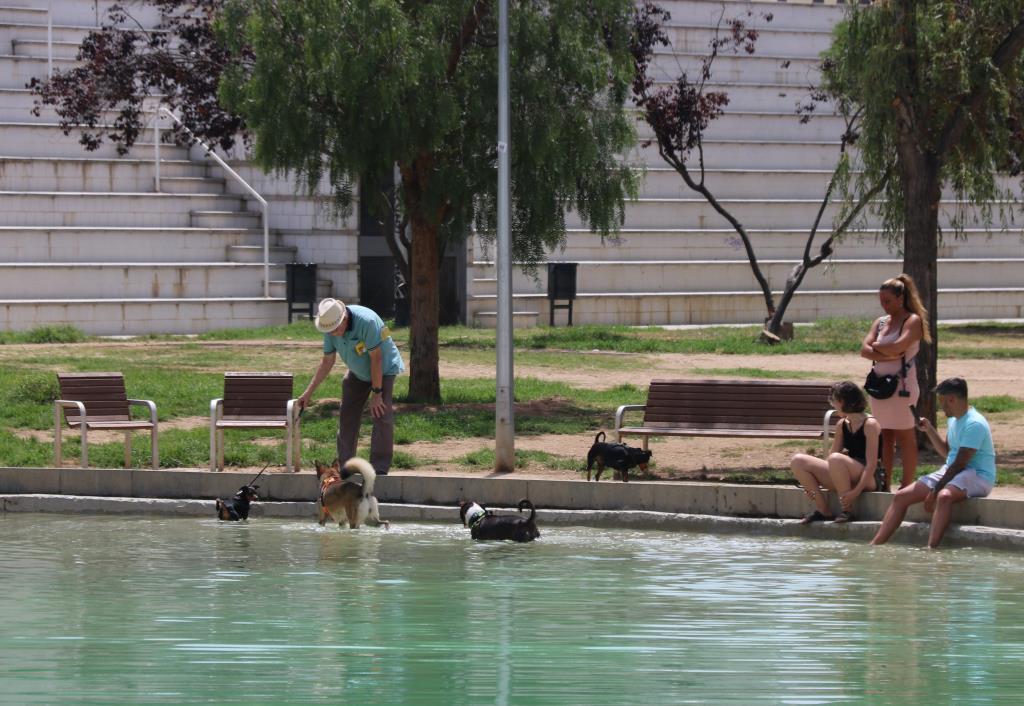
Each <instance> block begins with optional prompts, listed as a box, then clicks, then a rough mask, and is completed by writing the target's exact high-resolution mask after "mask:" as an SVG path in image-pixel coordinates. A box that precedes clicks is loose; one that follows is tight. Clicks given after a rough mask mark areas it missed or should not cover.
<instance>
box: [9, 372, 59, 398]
mask: <svg viewBox="0 0 1024 706" xmlns="http://www.w3.org/2000/svg"><path fill="white" fill-rule="evenodd" d="M4 387H5V389H4V398H5V401H6V403H7V404H19V403H30V404H37V405H49V404H51V403H52V402H53V401H54V400H55V399H57V398H58V397H60V386H59V385H58V384H57V376H56V375H55V374H53V373H43V372H37V371H34V370H28V371H24V372H18V373H15V374H14V375H13V376H12V377H11V378H10V381H9V383H8V384H7V385H5V386H4Z"/></svg>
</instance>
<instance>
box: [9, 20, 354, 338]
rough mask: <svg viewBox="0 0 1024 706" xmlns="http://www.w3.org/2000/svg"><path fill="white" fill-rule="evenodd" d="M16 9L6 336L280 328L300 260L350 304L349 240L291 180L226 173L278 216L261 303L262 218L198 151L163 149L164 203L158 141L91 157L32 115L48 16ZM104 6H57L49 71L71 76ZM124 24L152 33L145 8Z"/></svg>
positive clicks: (250, 171) (345, 227) (44, 116)
mask: <svg viewBox="0 0 1024 706" xmlns="http://www.w3.org/2000/svg"><path fill="white" fill-rule="evenodd" d="M18 2H19V0H0V330H24V329H28V328H32V327H34V326H39V325H45V324H63V323H69V324H72V325H74V326H77V327H79V328H81V329H83V330H84V331H86V332H89V333H94V334H143V333H198V332H202V331H206V330H209V329H212V328H222V327H239V326H261V325H268V324H276V323H282V322H284V321H285V320H286V319H287V313H286V306H285V303H284V294H285V286H284V267H283V266H282V263H285V262H291V261H303V262H310V261H312V262H318V263H319V264H320V275H321V281H320V283H319V290H320V294H321V295H322V296H328V295H330V294H334V295H337V296H347V297H350V298H351V297H352V296H353V294H354V292H356V291H357V279H356V268H355V265H354V262H355V260H356V257H355V242H356V240H355V233H354V229H353V226H352V224H350V223H338V222H337V221H336V220H335V219H334V218H333V216H332V215H331V214H330V212H329V211H330V209H329V207H328V204H327V199H328V197H327V195H326V192H325V193H324V194H321V195H319V196H315V197H307V196H304V195H301V196H300V195H297V194H298V193H299V190H298V189H297V188H296V185H295V184H294V182H292V181H291V180H289V179H287V178H278V177H272V176H267V175H263V174H262V173H260V172H259V171H258V170H256V169H255V168H253V167H252V166H251V165H249V164H247V163H246V162H245V161H244V159H238V158H237V156H236V158H235V159H233V160H230V161H231V163H232V166H233V168H235V169H236V171H238V172H239V173H241V175H242V176H243V178H245V179H246V180H247V181H249V183H250V184H252V185H253V186H254V188H256V190H257V191H258V192H259V193H261V195H263V196H264V198H266V199H267V200H268V201H270V203H271V221H270V227H271V242H270V261H271V263H272V265H271V268H270V280H271V282H270V291H269V297H266V296H264V283H263V228H262V221H261V218H262V216H261V212H260V210H259V204H258V203H256V202H255V201H253V200H252V199H250V198H249V197H248V196H247V195H246V194H245V193H244V191H243V189H242V188H241V187H240V186H239V185H237V184H235V183H234V182H230V183H229V181H226V180H225V176H226V175H225V174H224V173H223V171H222V170H221V169H220V167H219V166H217V165H216V164H215V163H214V162H213V161H212V160H209V159H208V158H207V157H206V156H205V155H204V154H203V151H202V149H201V148H198V147H193V148H185V147H179V146H175V145H171V144H163V145H161V149H160V156H161V160H160V178H161V179H160V181H161V185H160V186H161V188H160V192H159V193H158V192H157V190H156V186H155V176H156V165H155V162H154V144H153V137H152V132H149V133H147V134H146V136H144V138H143V139H142V140H141V141H140V143H138V144H137V145H136V146H135V148H133V149H132V151H131V153H130V154H128V155H126V156H121V155H118V154H117V152H116V149H115V148H114V146H113V145H111V144H110V143H109V142H105V143H104V144H103V145H102V146H101V148H100V149H99V150H97V151H94V152H86V151H85V150H84V148H83V147H82V146H81V145H80V144H79V143H78V136H77V134H75V133H72V134H71V135H67V136H66V135H64V134H62V132H61V130H60V128H59V127H58V126H57V118H56V115H55V113H54V112H53V110H52V109H43V110H42V111H41V114H40V115H39V116H34V115H33V114H32V112H31V109H32V106H33V97H32V95H31V94H30V92H29V91H28V90H27V89H26V88H25V84H26V83H27V82H28V81H29V80H30V79H31V78H32V77H33V76H40V77H41V76H45V75H46V71H47V51H48V49H47V41H46V36H47V32H46V22H47V14H46V10H45V6H44V7H42V8H32V7H7V6H6V5H7V4H8V3H11V4H18ZM30 2H31V0H25V2H24V4H26V5H28V4H29V3H30ZM109 4H110V3H103V2H101V3H99V8H98V10H97V7H96V3H94V2H91V1H90V0H57V1H56V2H54V3H53V8H54V9H53V12H54V18H53V21H54V28H53V39H54V43H53V49H54V57H55V58H54V61H53V64H54V68H67V67H70V66H73V65H74V63H75V55H76V52H77V48H78V46H79V44H80V42H81V40H82V38H83V37H84V36H85V34H86V33H87V32H88V31H89V29H90V28H92V27H95V23H96V17H97V16H98V17H99V18H100V19H101V20H102V19H103V16H104V14H105V10H106V7H107V6H108V5H109ZM131 10H132V12H133V14H134V15H135V16H136V17H137V18H139V19H140V21H142V22H143V23H145V24H146V25H147V26H152V25H153V24H154V23H155V22H156V21H157V19H158V17H157V15H156V13H155V10H154V9H153V8H151V7H146V6H135V5H133V6H132V7H131Z"/></svg>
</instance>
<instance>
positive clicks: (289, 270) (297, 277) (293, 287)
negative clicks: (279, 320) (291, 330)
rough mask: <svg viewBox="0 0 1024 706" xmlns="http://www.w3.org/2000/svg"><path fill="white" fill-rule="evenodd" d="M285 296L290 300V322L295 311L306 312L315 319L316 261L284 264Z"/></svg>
mask: <svg viewBox="0 0 1024 706" xmlns="http://www.w3.org/2000/svg"><path fill="white" fill-rule="evenodd" d="M284 271H285V298H286V299H287V300H288V323H291V322H292V314H293V313H300V314H301V313H303V312H306V313H307V314H308V315H309V318H310V320H312V319H313V305H314V304H315V303H316V301H317V297H316V263H315V262H289V263H287V264H286V265H285V266H284Z"/></svg>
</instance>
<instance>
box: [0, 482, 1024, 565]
mask: <svg viewBox="0 0 1024 706" xmlns="http://www.w3.org/2000/svg"><path fill="white" fill-rule="evenodd" d="M510 511H511V510H510ZM0 512H3V513H6V512H11V513H14V512H45V513H60V514H83V515H127V514H131V515H161V516H178V517H209V518H212V517H214V509H213V503H212V502H211V501H209V500H183V499H161V498H119V497H95V496H71V495H43V494H35V493H33V494H25V495H0ZM315 514H316V513H315V509H314V506H313V503H311V502H261V503H256V504H254V505H253V508H252V512H251V514H250V516H249V517H250V519H251V520H258V519H261V518H277V519H282V518H284V519H289V518H292V519H294V518H298V519H307V520H309V521H310V522H313V521H314V519H315ZM381 515H382V516H383V517H384V518H385V519H387V520H390V521H393V522H444V523H455V524H457V523H458V522H459V513H458V510H457V509H456V508H455V507H454V506H440V505H420V504H401V503H383V504H382V506H381ZM537 522H538V524H539V525H540V526H541V529H542V531H543V528H544V527H545V526H552V525H560V526H577V527H601V528H610V529H615V528H619V529H621V528H625V527H628V528H631V529H645V530H662V531H667V532H679V531H685V532H700V533H708V534H745V535H753V536H766V537H802V538H805V539H818V540H831V541H839V540H846V541H857V542H867V541H868V540H869V539H871V537H873V536H874V534H875V532H876V531H877V529H878V523H877V522H853V523H850V524H845V525H835V524H830V523H822V524H814V525H810V526H804V525H801V524H799V523H798V522H796V521H794V520H781V519H771V518H744V517H722V516H716V515H700V514H682V513H667V512H651V511H642V510H622V511H608V510H539V511H538V512H537ZM369 529H370V531H377V530H376V528H369ZM928 530H929V527H928V524H927V523H922V522H910V523H904V524H903V526H902V527H901V528H900V530H899V531H898V532H897V533H896V535H895V536H894V537H893V540H892V543H894V544H910V545H923V544H926V543H927V540H928ZM943 546H972V547H986V548H989V549H1002V550H1011V551H1024V531H1021V530H1009V529H997V528H991V527H980V526H972V525H963V526H951V527H950V529H949V531H948V532H947V533H946V536H945V538H944V539H943Z"/></svg>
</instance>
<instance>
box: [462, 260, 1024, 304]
mask: <svg viewBox="0 0 1024 706" xmlns="http://www.w3.org/2000/svg"><path fill="white" fill-rule="evenodd" d="M758 262H759V264H760V267H761V271H762V272H763V274H764V276H765V278H766V279H767V280H768V283H769V285H771V286H772V287H773V288H776V289H780V290H781V289H782V287H783V286H784V285H785V282H786V278H787V277H788V276H789V274H790V271H791V270H792V269H793V266H794V264H795V262H794V260H770V259H760V260H759V261H758ZM902 262H903V261H902V259H901V258H895V257H892V256H890V257H888V258H872V259H839V258H837V259H834V260H832V261H831V262H829V263H823V264H822V265H819V266H818V267H815V268H813V269H812V270H810V271H809V272H808V273H807V277H806V279H805V280H804V283H803V285H802V287H805V288H807V289H812V290H815V289H816V290H826V289H841V290H856V289H859V288H861V287H863V286H865V285H866V284H868V283H874V280H876V279H878V273H879V272H889V271H892V272H898V271H899V270H900V268H901V266H902ZM578 264H579V270H578V274H577V279H576V288H577V292H578V293H579V294H580V295H582V294H594V295H599V294H602V293H604V292H608V291H612V292H617V293H629V294H641V293H644V292H649V291H651V290H650V283H651V282H676V283H678V284H679V285H680V287H681V288H682V287H685V289H687V290H690V291H697V292H731V291H735V289H734V287H733V285H734V283H736V282H743V281H744V280H746V281H747V283H748V286H747V287H745V288H744V289H749V290H751V291H755V290H757V284H756V282H755V280H754V277H753V274H752V272H751V269H750V264H749V262H748V261H747V260H745V259H730V260H693V259H690V260H675V261H673V260H649V261H642V260H641V261H637V260H626V261H614V260H599V261H589V262H588V261H581V262H580V261H578ZM1021 272H1024V259H1022V258H1006V259H1003V260H992V259H971V258H947V259H944V260H941V261H940V262H939V278H940V281H941V282H942V283H943V284H944V286H946V287H949V288H954V289H957V288H959V289H963V288H970V287H971V286H973V285H974V284H975V283H977V282H979V281H985V282H986V283H987V285H988V286H991V287H1000V288H1010V289H1012V288H1014V287H1017V286H1022V287H1024V280H1022V278H1021ZM473 273H474V279H473V282H474V287H473V291H474V293H476V294H479V295H481V296H483V295H489V294H495V293H496V283H497V280H496V279H495V272H494V266H493V263H486V262H477V263H474V266H473ZM513 273H514V274H513V289H514V291H515V292H517V293H520V294H523V295H526V294H542V295H544V296H546V295H547V269H546V268H542V269H539V270H538V271H537V277H536V278H534V277H531V276H529V275H527V274H525V273H523V271H522V270H520V269H518V268H515V269H513Z"/></svg>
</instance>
